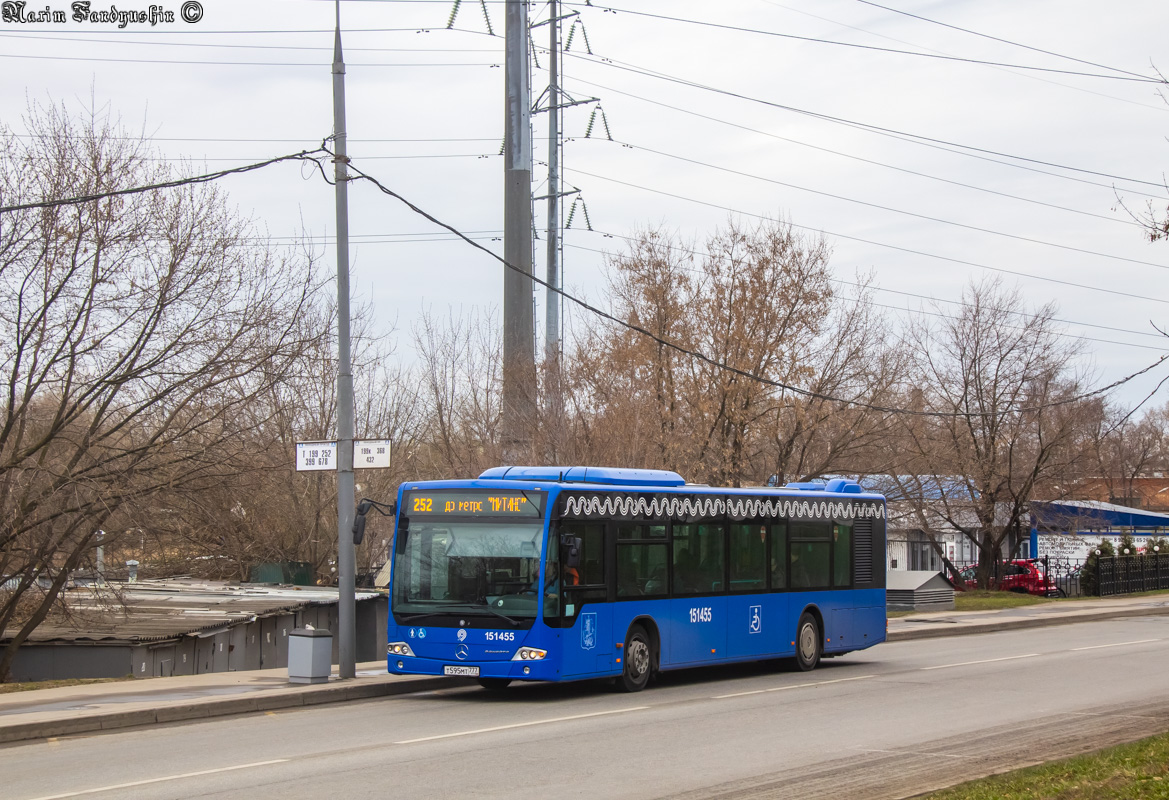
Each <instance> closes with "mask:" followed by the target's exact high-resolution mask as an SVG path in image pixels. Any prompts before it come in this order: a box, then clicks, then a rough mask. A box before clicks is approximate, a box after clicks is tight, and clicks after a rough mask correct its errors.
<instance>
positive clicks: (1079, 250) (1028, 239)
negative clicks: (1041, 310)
mask: <svg viewBox="0 0 1169 800" xmlns="http://www.w3.org/2000/svg"><path fill="white" fill-rule="evenodd" d="M602 141H606V140H602ZM613 142H614V143H615V144H620V145H622V146H624V147H628V148H630V149H633V150H641V151H642V152H646V153H653V154H654V155H659V156H663V157H664V158H672V159H674V160H676V161H684V162H686V163H688V164H694V165H696V166H700V167H707V168H709V169H715V170H718V171H720V172H726V173H728V174H731V175H739V176H741V177H744V178H752V179H754V180H759V181H763V182H765V183H771V184H775V185H776V186H785V187H787V188H789V189H797V190H799V191H802V192H809V193H811V194H816V195H820V196H821V197H829V198H832V199H834V200H843V201H845V202H848V203H855V204H857V205H862V206H865V207H867V208H876V209H879V210H881V211H889V212H891V213H894V214H903V215H905V216H908V217H913V218H915V219H922V220H927V221H929V222H938V223H941V224H943V225H953V226H955V227H957V228H964V229H966V230H971V231H978V232H979V233H989V234H992V235H994V236H1002V237H1004V238H1007V239H1014V240H1016V241H1020V242H1028V243H1030V244H1040V245H1044V246H1045V247H1055V248H1059V249H1060V250H1070V251H1072V252H1075V253H1084V254H1086V255H1091V256H1098V257H1100V258H1109V259H1113V260H1116V261H1127V262H1129V263H1131V264H1141V265H1144V266H1148V267H1156V268H1157V269H1169V265H1165V264H1157V263H1155V262H1152V261H1142V260H1140V259H1136V258H1127V257H1125V256H1116V255H1111V254H1109V253H1100V252H1097V251H1095V250H1087V249H1085V248H1082V247H1072V246H1071V245H1066V244H1059V243H1057V242H1047V241H1044V240H1042V239H1033V238H1031V237H1029V236H1019V235H1017V234H1013V233H1006V232H1005V231H997V230H994V229H992V228H983V227H980V226H978V225H968V224H966V223H964V222H955V221H953V220H948V219H942V218H941V217H931V216H929V215H927V214H918V213H916V212H913V211H906V210H904V209H900V208H893V207H892V206H885V205H881V204H880V203H870V202H868V201H865V200H858V199H856V198H853V197H847V196H845V195H839V194H833V193H832V192H825V191H822V190H820V189H811V188H809V187H807V186H799V185H797V184H794V183H787V182H785V181H781V180H776V179H774V178H768V177H765V176H763V175H759V174H756V173H752V172H743V171H741V170H736V169H731V168H730V167H721V166H718V165H717V164H711V163H708V162H706V161H699V160H698V159H694V158H687V157H686V156H680V155H677V154H674V153H667V152H665V151H662V150H655V149H653V148H650V147H644V146H642V145H635V144H630V143H629V142H622V141H618V140H616V139H614V140H613Z"/></svg>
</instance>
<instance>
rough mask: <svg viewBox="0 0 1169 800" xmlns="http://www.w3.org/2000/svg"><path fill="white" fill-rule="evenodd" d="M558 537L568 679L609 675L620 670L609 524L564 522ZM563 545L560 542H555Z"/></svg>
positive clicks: (564, 667) (564, 672)
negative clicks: (607, 539)
mask: <svg viewBox="0 0 1169 800" xmlns="http://www.w3.org/2000/svg"><path fill="white" fill-rule="evenodd" d="M559 530H560V536H561V537H563V542H564V545H565V546H561V547H560V548H559V549H560V554H559V557H560V564H561V568H560V575H561V585H560V587H559V591H560V593H561V594H562V596H563V603H562V604H561V606H560V612H561V613H562V614H563V617H564V620H565V625H568V626H570V627H563V628H561V631H560V632H561V645H562V652H563V654H564V655H563V660H562V667H561V674H562V675H564V676H565V677H571V676H584V675H593V674H596V673H602V674H604V673H611V672H612V671H613V670H614V669H616V666H615V664H616V661H615V658H616V655H615V649H616V648H615V646H614V639H613V607H612V604H611V603H609V602H608V599H609V598H608V590H607V588H606V587H607V581H606V572H607V570H606V564H605V526H604V524H602V523H595V522H591V523H586V522H564V523H562V524H561V525H560V529H559ZM557 544H560V540H557Z"/></svg>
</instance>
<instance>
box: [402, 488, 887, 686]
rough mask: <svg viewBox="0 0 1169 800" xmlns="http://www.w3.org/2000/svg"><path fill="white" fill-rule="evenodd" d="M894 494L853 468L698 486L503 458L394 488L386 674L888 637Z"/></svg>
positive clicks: (631, 679) (687, 663)
mask: <svg viewBox="0 0 1169 800" xmlns="http://www.w3.org/2000/svg"><path fill="white" fill-rule="evenodd" d="M884 554H885V498H884V497H882V496H881V495H877V494H869V493H865V492H864V491H863V490H862V489H861V487H860V486H859V485H858V484H856V483H854V482H851V481H848V480H843V479H837V480H832V481H829V482H828V483H827V484H823V483H801V484H789V485H787V486H785V487H782V488H715V487H710V486H705V485H695V484H688V483H686V481H685V480H684V479H683V478H682V477H681V476H680V475H678V474H677V473H675V472H667V471H662V470H640V469H617V468H605V467H572V468H552V467H496V468H493V469H489V470H487V471H486V472H484V473H483V474H482V475H480V476H479V478H478V479H476V480H447V481H425V482H417V483H405V484H402V486H401V487H400V488H399V491H398V498H397V512H396V530H395V535H394V541H393V555H392V558H393V564H392V567H391V570H392V571H391V577H390V585H389V588H390V615H389V630H388V634H389V637H388V642H389V645H388V667H389V671H390V672H391V673H396V674H414V675H461V676H467V677H472V678H477V679H478V680H479V683H480V684H482V685H483V686H484V687H487V688H489V689H501V688H503V687H505V686H507V685H508V684H509V683H510V682H512V681H514V680H531V681H563V680H581V679H588V678H602V677H611V678H615V679H616V682H617V685H618V687H619V688H621V689H623V690H625V691H639V690H641V689H643V688H645V686H646V684H647V683H648V681H649V680H650V678H651V677H652V676H653V675H654V674H656V673H658V672H660V671H663V670H669V669H680V668H690V667H697V666H702V665H709V664H726V663H731V662H740V661H752V660H759V659H771V658H782V657H790V658H794V659H795V663H796V664H797V665H798V666H799V668H800V669H803V670H810V669H813V668H815V667H816V665H817V664H818V663H819V661H820V658H821V657H833V656H839V655H842V654H844V653H848V652H851V651H853V650H860V649H863V648H866V647H871V646H873V645H874V644H877V643H878V642H882V641H884V640H885V632H886V616H885V568H884V563H885V559H884Z"/></svg>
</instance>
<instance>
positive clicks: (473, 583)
mask: <svg viewBox="0 0 1169 800" xmlns="http://www.w3.org/2000/svg"><path fill="white" fill-rule="evenodd" d="M542 533H543V525H542V524H540V523H517V522H479V521H466V522H462V521H454V520H449V519H443V520H436V521H415V520H411V521H410V525H409V527H408V528H407V529H405V530H400V531H398V538H397V543H396V547H395V553H394V597H393V613H394V614H395V615H404V616H405V617H411V616H413V615H431V614H442V613H446V612H450V613H458V614H464V613H472V614H474V613H476V612H482V613H484V614H491V615H494V616H496V617H503V618H504V619H508V620H512V621H515V620H518V619H526V620H529V621H530V620H532V619H534V618H535V617H536V614H537V612H538V610H539V596H540V593H539V588H540V587H539V574H540V554H541V540H542ZM403 621H405V620H403Z"/></svg>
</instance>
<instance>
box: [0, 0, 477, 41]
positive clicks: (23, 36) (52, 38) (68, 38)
mask: <svg viewBox="0 0 1169 800" xmlns="http://www.w3.org/2000/svg"><path fill="white" fill-rule="evenodd" d="M444 2H445V0H444ZM0 37H5V38H9V39H33V40H36V41H49V42H72V43H80V44H90V43H97V44H116V45H119V46H123V45H127V44H134V45H144V46H147V47H212V48H223V49H227V48H233V49H246V50H311V51H320V50H323V51H326V52H329V53H332V52H333V48H332V46H328V47H325V46H313V45H289V44H251V43H249V44H229V43H225V42H164V41H149V42H144V41H142V40H140V39H91V38H83V39H77V38H74V37H72V36H35V35H30V34H25V33H9V32H7V31H2V32H0ZM345 50H346V52H350V53H352V52H358V53H498V52H499V50H498V48H494V47H478V48H467V47H447V48H439V47H346V48H345Z"/></svg>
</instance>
